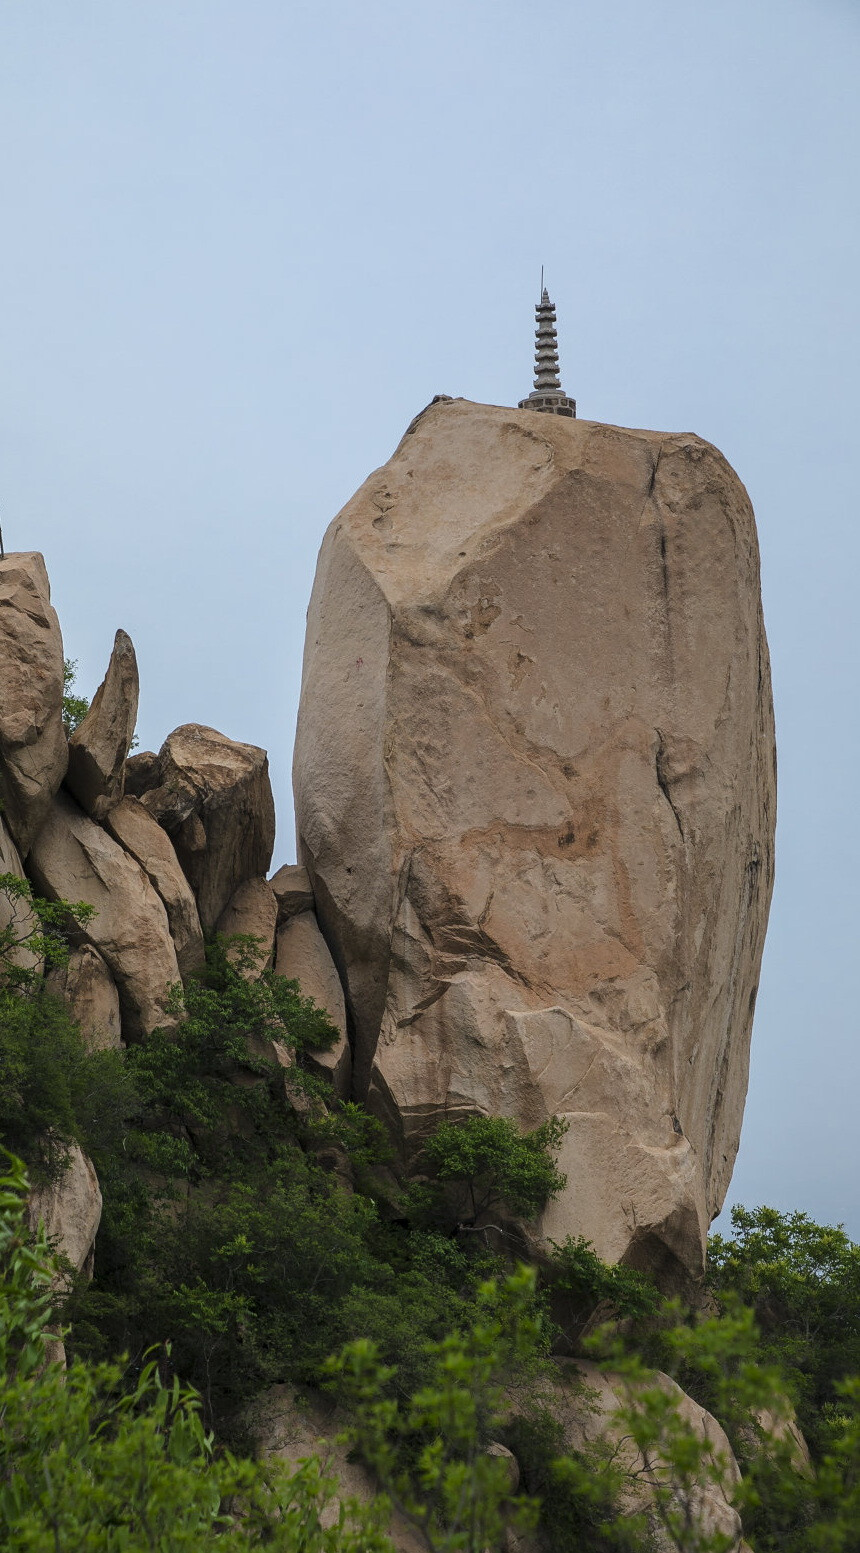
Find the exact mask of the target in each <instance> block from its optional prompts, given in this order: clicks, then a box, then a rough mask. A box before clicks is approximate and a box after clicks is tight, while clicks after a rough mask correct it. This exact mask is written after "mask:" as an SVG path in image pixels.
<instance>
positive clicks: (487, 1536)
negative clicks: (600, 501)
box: [328, 1267, 542, 1553]
mask: <svg viewBox="0 0 860 1553" xmlns="http://www.w3.org/2000/svg"><path fill="white" fill-rule="evenodd" d="M534 1293H535V1278H534V1273H533V1272H532V1271H531V1270H530V1269H528V1268H525V1267H520V1268H519V1269H518V1270H517V1271H516V1272H515V1273H513V1274H511V1275H510V1276H509V1277H507V1278H505V1279H504V1280H503V1281H501V1282H496V1281H493V1280H490V1281H488V1282H486V1283H484V1284H482V1285H481V1287H480V1288H479V1290H478V1293H477V1300H476V1309H475V1315H474V1319H473V1321H472V1323H471V1324H470V1326H469V1327H468V1328H467V1329H466V1330H465V1331H462V1332H454V1333H451V1334H449V1336H448V1337H446V1338H445V1339H444V1340H443V1341H442V1342H440V1343H437V1344H433V1345H431V1348H430V1357H431V1360H432V1366H431V1369H430V1373H429V1375H428V1378H427V1382H426V1384H425V1385H424V1386H423V1387H422V1388H421V1389H420V1390H419V1391H417V1392H416V1393H415V1394H414V1395H413V1396H412V1398H411V1400H410V1402H409V1403H408V1405H407V1406H406V1407H402V1406H401V1404H400V1403H399V1402H398V1401H397V1400H396V1399H395V1398H393V1397H392V1396H391V1395H390V1394H389V1382H390V1380H391V1372H390V1369H388V1368H387V1367H386V1366H385V1365H384V1364H383V1363H382V1361H381V1358H380V1354H379V1350H378V1348H377V1346H376V1345H375V1344H374V1343H373V1342H370V1341H369V1340H368V1339H366V1338H362V1339H360V1340H359V1341H358V1342H354V1343H351V1344H349V1345H348V1346H347V1347H346V1348H345V1349H344V1350H343V1351H342V1352H341V1354H340V1355H339V1357H338V1358H336V1359H333V1360H331V1361H330V1362H329V1365H328V1369H329V1372H330V1374H331V1375H332V1376H333V1377H334V1378H335V1379H336V1380H337V1381H338V1382H339V1385H340V1389H341V1393H342V1395H344V1396H345V1398H346V1399H347V1401H348V1402H349V1403H350V1405H351V1409H352V1413H353V1417H354V1420H355V1421H354V1424H353V1426H352V1428H351V1429H350V1431H349V1438H350V1440H351V1443H352V1444H353V1447H354V1448H355V1450H356V1451H357V1452H358V1454H359V1455H360V1456H361V1458H362V1459H363V1460H364V1461H365V1462H366V1463H367V1465H368V1466H369V1467H371V1468H372V1470H373V1472H374V1473H375V1474H376V1476H377V1478H378V1480H379V1481H380V1483H381V1484H382V1486H383V1488H384V1489H385V1490H386V1492H387V1494H388V1495H389V1497H390V1498H391V1500H392V1502H393V1503H394V1504H395V1505H396V1506H397V1507H398V1508H399V1509H400V1510H401V1512H402V1513H403V1514H405V1515H406V1516H407V1517H408V1519H409V1520H410V1521H412V1522H413V1524H415V1525H416V1526H418V1527H420V1529H421V1530H422V1532H423V1533H424V1536H425V1538H426V1540H427V1542H428V1544H429V1546H430V1547H431V1548H432V1549H434V1550H438V1553H454V1550H455V1549H456V1550H458V1553H459V1550H461V1549H462V1550H465V1553H484V1550H485V1549H488V1548H497V1547H499V1546H500V1545H501V1539H502V1534H503V1531H504V1528H505V1526H506V1525H509V1524H512V1525H515V1526H517V1527H518V1528H519V1529H526V1528H527V1527H528V1526H530V1525H533V1524H534V1522H535V1520H536V1516H537V1509H538V1507H537V1505H536V1504H535V1503H534V1502H533V1501H531V1500H529V1499H528V1498H527V1497H526V1496H524V1495H517V1494H515V1493H514V1491H513V1489H512V1486H511V1481H510V1478H509V1476H508V1468H507V1464H506V1462H505V1460H504V1459H503V1458H500V1457H499V1456H497V1455H495V1456H494V1455H492V1454H489V1453H488V1451H487V1446H488V1444H489V1443H490V1440H491V1439H492V1437H493V1432H494V1431H496V1430H498V1428H499V1426H500V1424H501V1421H502V1411H503V1402H504V1394H503V1389H502V1381H503V1380H504V1379H505V1378H508V1377H510V1375H511V1374H512V1373H515V1372H516V1371H517V1370H518V1369H519V1370H521V1369H522V1368H523V1367H524V1366H526V1367H527V1366H529V1365H530V1364H534V1362H535V1360H536V1359H537V1357H538V1355H539V1353H540V1349H541V1338H542V1331H541V1324H540V1321H539V1319H537V1318H536V1315H535V1303H534Z"/></svg>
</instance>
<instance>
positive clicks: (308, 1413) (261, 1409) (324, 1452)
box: [246, 1385, 427, 1553]
mask: <svg viewBox="0 0 860 1553" xmlns="http://www.w3.org/2000/svg"><path fill="white" fill-rule="evenodd" d="M246 1423H247V1428H248V1430H249V1433H250V1434H251V1436H252V1437H253V1439H254V1441H255V1444H256V1447H257V1450H258V1451H259V1452H260V1453H261V1455H264V1456H274V1457H277V1458H278V1459H279V1460H280V1461H283V1462H286V1463H287V1464H288V1465H289V1466H294V1465H298V1463H299V1462H300V1461H303V1460H305V1459H306V1458H307V1457H309V1456H314V1455H317V1456H320V1457H321V1458H322V1460H323V1461H325V1462H326V1464H327V1470H328V1471H329V1472H330V1474H331V1475H332V1476H333V1477H334V1478H335V1479H336V1481H337V1492H336V1493H335V1494H334V1495H333V1497H332V1499H331V1501H330V1502H329V1504H328V1505H327V1506H326V1508H325V1509H324V1511H323V1513H322V1515H321V1517H320V1519H321V1521H322V1524H323V1526H324V1527H326V1528H328V1527H330V1526H335V1525H336V1524H337V1521H338V1516H339V1514H340V1507H341V1502H342V1501H348V1500H350V1499H357V1500H358V1501H359V1503H364V1504H367V1503H369V1502H370V1501H371V1500H372V1499H373V1498H374V1497H375V1496H376V1494H377V1493H378V1487H377V1484H376V1482H375V1481H374V1478H373V1475H372V1474H371V1473H370V1472H369V1471H368V1470H367V1468H366V1467H364V1466H363V1465H362V1463H361V1462H360V1461H356V1460H354V1459H352V1452H351V1451H350V1449H349V1446H348V1445H346V1444H345V1443H344V1442H343V1440H342V1439H341V1438H340V1437H341V1436H342V1434H343V1431H344V1428H345V1426H346V1423H347V1419H346V1417H345V1416H344V1415H343V1414H342V1413H340V1412H339V1411H338V1410H337V1408H336V1407H334V1406H333V1404H332V1403H331V1401H327V1400H326V1399H324V1398H323V1397H321V1396H315V1395H311V1396H308V1395H307V1394H306V1393H299V1392H297V1391H296V1390H295V1388H294V1387H292V1386H285V1385H280V1386H271V1387H270V1388H269V1390H268V1391H266V1392H264V1393H263V1394H262V1396H260V1397H258V1398H257V1399H256V1400H255V1404H254V1408H253V1411H252V1412H250V1413H249V1414H248V1417H247V1420H246ZM388 1534H389V1536H390V1537H391V1540H392V1543H393V1545H394V1547H395V1549H396V1550H397V1553H426V1549H427V1543H426V1542H425V1540H424V1538H423V1537H422V1536H421V1534H420V1533H419V1531H418V1530H417V1528H416V1527H414V1526H412V1525H411V1524H410V1522H409V1521H408V1520H407V1519H406V1517H405V1515H403V1514H402V1513H401V1512H400V1511H399V1510H397V1509H394V1510H393V1511H392V1515H391V1520H390V1522H389V1525H388Z"/></svg>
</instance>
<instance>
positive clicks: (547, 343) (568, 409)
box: [518, 273, 576, 416]
mask: <svg viewBox="0 0 860 1553" xmlns="http://www.w3.org/2000/svg"><path fill="white" fill-rule="evenodd" d="M535 318H536V320H537V328H536V329H535V386H534V389H533V391H532V393H530V394H529V396H528V398H527V399H521V400H520V402H519V406H518V408H519V409H520V410H542V411H544V412H545V413H546V414H549V415H572V416H575V415H576V400H575V399H568V397H567V395H566V394H565V393H564V391H563V389H562V386H561V378H560V377H559V372H558V334H557V332H556V326H555V325H556V319H555V303H554V302H551V301H550V299H549V292H548V291H547V289H546V286H544V284H543V273H541V298H540V301H539V302H538V304H537V307H536V308H535Z"/></svg>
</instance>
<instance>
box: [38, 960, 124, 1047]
mask: <svg viewBox="0 0 860 1553" xmlns="http://www.w3.org/2000/svg"><path fill="white" fill-rule="evenodd" d="M47 987H48V991H49V992H52V993H53V994H54V996H55V997H60V998H63V999H64V1001H65V1002H66V1004H67V1006H68V1008H69V1011H70V1013H71V1015H72V1018H73V1019H75V1020H77V1022H78V1024H79V1025H80V1028H81V1034H82V1036H83V1037H84V1040H85V1041H86V1044H87V1047H88V1048H89V1050H90V1051H116V1050H118V1048H119V1047H120V1046H122V1044H123V1042H122V1019H121V1016H120V1008H119V993H118V992H117V990H116V982H115V981H114V979H113V977H112V976H111V973H110V971H109V970H108V968H107V966H106V964H105V962H104V960H103V959H102V956H101V955H100V954H99V952H98V950H97V949H94V948H93V946H92V944H80V945H79V946H78V947H77V948H76V949H73V950H72V951H71V953H70V955H69V958H68V962H67V963H66V964H65V965H58V966H55V967H54V969H53V970H52V971H51V972H50V973H49V975H48V977H47Z"/></svg>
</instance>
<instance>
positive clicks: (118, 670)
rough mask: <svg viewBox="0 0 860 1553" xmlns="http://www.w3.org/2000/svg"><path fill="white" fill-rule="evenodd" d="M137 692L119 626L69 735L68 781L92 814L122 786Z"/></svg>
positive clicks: (127, 640)
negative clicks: (104, 668) (100, 675)
mask: <svg viewBox="0 0 860 1553" xmlns="http://www.w3.org/2000/svg"><path fill="white" fill-rule="evenodd" d="M139 694H140V684H139V680H138V673H137V658H136V656H135V651H134V644H133V642H132V640H131V637H130V636H128V635H127V634H126V632H125V631H117V633H116V637H115V639H114V644H113V651H112V653H111V655H110V663H109V664H108V669H107V673H106V675H105V677H104V679H103V680H102V682H101V684H100V685H99V688H98V690H97V691H96V693H95V695H94V696H93V700H92V705H91V707H90V709H89V711H88V712H87V715H86V717H85V718H84V719H83V721H82V722H80V723H79V724H78V726H77V728H76V729H75V731H74V733H73V734H72V735H71V737H70V739H69V770H68V774H67V776H66V786H67V787H68V788H69V789H70V790H71V792H72V793H73V794H74V796H75V797H76V798H77V800H78V803H79V804H80V805H81V807H82V808H83V809H86V811H87V813H88V814H91V815H92V816H93V819H96V820H102V819H104V817H105V815H106V814H107V812H108V810H109V809H111V808H112V807H113V805H114V804H115V803H118V802H119V800H120V799H121V798H122V795H123V792H124V790H125V763H126V757H127V756H128V752H129V749H130V747H131V741H132V739H133V738H134V730H135V725H136V723H137V703H138V697H139Z"/></svg>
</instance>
